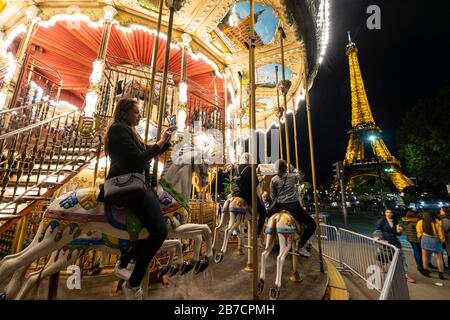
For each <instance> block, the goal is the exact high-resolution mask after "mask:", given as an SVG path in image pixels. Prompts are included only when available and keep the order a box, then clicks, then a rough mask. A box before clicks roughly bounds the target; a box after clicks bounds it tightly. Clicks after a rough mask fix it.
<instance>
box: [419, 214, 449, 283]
mask: <svg viewBox="0 0 450 320" xmlns="http://www.w3.org/2000/svg"><path fill="white" fill-rule="evenodd" d="M417 236H418V237H419V239H420V245H421V247H422V260H423V268H424V270H423V274H424V275H425V276H427V277H429V276H430V271H429V270H428V268H427V267H428V254H429V252H430V251H431V252H433V254H434V256H435V258H436V261H437V265H438V269H439V279H441V280H446V279H445V277H444V260H443V259H442V257H443V255H442V253H443V251H444V248H443V247H442V244H443V243H444V242H445V236H444V230H443V228H442V226H441V224H440V223H439V221H438V220H437V219H436V218H435V217H433V215H432V214H431V213H430V212H424V213H423V220H420V221H419V222H418V223H417Z"/></svg>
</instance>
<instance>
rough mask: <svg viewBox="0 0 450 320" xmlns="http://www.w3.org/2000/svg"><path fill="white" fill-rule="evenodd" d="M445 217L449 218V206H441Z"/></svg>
mask: <svg viewBox="0 0 450 320" xmlns="http://www.w3.org/2000/svg"><path fill="white" fill-rule="evenodd" d="M442 210H444V214H445V218H447V219H450V207H443V208H442Z"/></svg>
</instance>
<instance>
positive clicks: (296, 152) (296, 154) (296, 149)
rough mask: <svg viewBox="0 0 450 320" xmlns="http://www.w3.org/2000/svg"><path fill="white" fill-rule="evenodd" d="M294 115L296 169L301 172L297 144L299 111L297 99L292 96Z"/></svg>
mask: <svg viewBox="0 0 450 320" xmlns="http://www.w3.org/2000/svg"><path fill="white" fill-rule="evenodd" d="M292 115H293V119H294V147H295V168H296V169H297V170H300V165H299V162H298V142H297V120H296V117H297V111H296V110H295V97H294V95H292Z"/></svg>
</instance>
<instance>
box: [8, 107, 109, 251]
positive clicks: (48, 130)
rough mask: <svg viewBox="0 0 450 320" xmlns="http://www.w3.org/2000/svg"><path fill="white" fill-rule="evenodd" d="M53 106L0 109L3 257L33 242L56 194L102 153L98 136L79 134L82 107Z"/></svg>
mask: <svg viewBox="0 0 450 320" xmlns="http://www.w3.org/2000/svg"><path fill="white" fill-rule="evenodd" d="M53 105H55V103H54V101H52V100H47V101H43V102H39V103H35V104H28V105H24V106H21V107H18V108H13V109H6V110H3V111H1V112H0V127H1V129H0V152H1V160H0V181H1V187H0V259H1V258H2V257H4V256H5V255H8V254H12V253H15V252H17V251H20V250H21V249H22V248H23V247H24V246H26V244H27V242H29V241H31V236H32V235H33V234H34V232H33V229H35V227H36V226H37V225H38V224H39V221H40V218H41V216H42V212H43V211H44V210H45V208H46V206H47V205H48V204H49V202H50V201H51V199H52V197H53V195H54V193H55V192H56V191H57V190H58V189H59V188H61V187H62V186H63V185H64V184H66V183H67V182H68V181H69V180H70V179H72V178H73V177H74V176H75V175H76V174H77V173H79V172H80V171H81V170H83V169H84V168H85V167H86V166H88V165H89V164H90V163H91V162H92V161H93V160H94V159H95V157H96V154H98V151H99V150H98V148H99V147H100V144H99V141H98V139H95V138H93V137H91V136H83V135H82V134H81V133H80V130H79V123H80V115H79V113H78V111H69V112H63V113H61V112H58V110H56V108H55V107H53ZM34 231H35V230H34ZM28 235H29V236H28Z"/></svg>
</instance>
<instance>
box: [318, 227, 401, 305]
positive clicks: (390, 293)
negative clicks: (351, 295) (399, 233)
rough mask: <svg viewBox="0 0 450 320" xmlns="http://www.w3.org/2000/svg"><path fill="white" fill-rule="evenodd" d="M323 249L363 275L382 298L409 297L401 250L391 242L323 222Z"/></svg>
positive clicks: (347, 268) (342, 265)
mask: <svg viewBox="0 0 450 320" xmlns="http://www.w3.org/2000/svg"><path fill="white" fill-rule="evenodd" d="M320 229H321V240H322V253H323V255H324V256H326V257H327V258H329V259H331V260H333V261H335V262H337V263H338V264H339V266H338V269H339V270H340V271H350V272H352V273H354V274H356V275H357V276H359V277H360V278H361V279H363V280H364V281H365V282H366V284H367V287H368V289H371V290H376V291H377V292H378V293H379V294H380V296H379V299H380V300H409V299H410V297H409V291H408V286H407V282H406V277H405V270H404V269H403V261H402V259H404V257H403V256H402V254H401V250H400V249H398V248H396V247H395V246H393V245H391V244H388V243H387V242H383V241H379V240H376V239H372V238H369V237H366V236H364V235H362V234H359V233H356V232H353V231H349V230H346V229H342V228H340V229H337V228H336V227H334V226H329V225H324V224H321V225H320Z"/></svg>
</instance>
